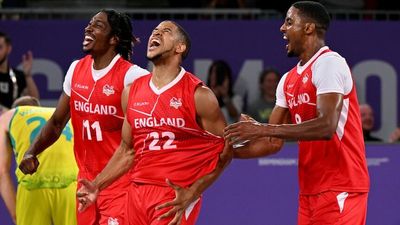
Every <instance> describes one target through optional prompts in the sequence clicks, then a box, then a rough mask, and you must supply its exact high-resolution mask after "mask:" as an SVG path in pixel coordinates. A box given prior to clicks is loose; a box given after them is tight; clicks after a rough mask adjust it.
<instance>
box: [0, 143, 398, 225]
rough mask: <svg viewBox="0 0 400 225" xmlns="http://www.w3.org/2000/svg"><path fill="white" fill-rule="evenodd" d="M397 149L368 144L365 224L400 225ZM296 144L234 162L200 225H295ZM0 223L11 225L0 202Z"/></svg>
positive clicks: (208, 199)
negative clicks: (366, 213)
mask: <svg viewBox="0 0 400 225" xmlns="http://www.w3.org/2000/svg"><path fill="white" fill-rule="evenodd" d="M399 150H400V145H399V144H397V145H386V144H376V145H375V144H369V145H367V157H368V164H369V167H368V169H369V173H370V177H371V191H370V194H369V200H368V202H369V203H368V217H367V225H378V224H382V225H398V224H400V214H399V206H398V203H399V202H400V194H399V190H400V175H399V173H398V170H399V165H400V151H399ZM296 159H297V145H296V144H294V143H291V144H286V146H285V147H284V149H283V150H282V151H281V152H279V153H278V154H276V155H274V156H272V157H268V158H260V159H253V160H234V161H233V162H232V164H231V165H230V166H229V167H228V168H227V170H226V171H225V173H224V174H223V175H222V176H221V178H220V179H219V180H218V181H217V182H216V183H215V184H214V185H213V186H212V187H210V189H208V190H207V191H206V193H205V194H204V202H203V207H202V211H201V213H200V218H199V221H198V223H197V224H198V225H217V224H229V225H243V224H249V225H265V224H274V225H288V224H296V212H297V194H298V185H297V165H296V162H297V161H296ZM0 224H2V225H11V222H10V220H9V216H8V214H7V212H6V209H5V208H4V205H3V202H2V201H0Z"/></svg>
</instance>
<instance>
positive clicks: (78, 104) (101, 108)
mask: <svg viewBox="0 0 400 225" xmlns="http://www.w3.org/2000/svg"><path fill="white" fill-rule="evenodd" d="M74 107H75V110H76V111H82V112H87V113H93V114H100V115H116V114H117V107H115V106H113V105H102V104H93V103H90V102H82V101H76V100H75V101H74Z"/></svg>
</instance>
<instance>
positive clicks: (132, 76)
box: [124, 65, 150, 87]
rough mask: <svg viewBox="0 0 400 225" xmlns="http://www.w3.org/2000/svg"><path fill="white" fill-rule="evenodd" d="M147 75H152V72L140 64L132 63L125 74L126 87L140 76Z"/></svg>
mask: <svg viewBox="0 0 400 225" xmlns="http://www.w3.org/2000/svg"><path fill="white" fill-rule="evenodd" d="M146 75H150V72H149V71H148V70H146V69H143V68H142V67H140V66H138V65H131V66H130V67H129V69H128V71H127V72H126V74H125V79H124V86H125V87H126V86H127V85H128V84H131V83H133V82H134V81H135V80H138V79H139V78H141V77H144V76H146Z"/></svg>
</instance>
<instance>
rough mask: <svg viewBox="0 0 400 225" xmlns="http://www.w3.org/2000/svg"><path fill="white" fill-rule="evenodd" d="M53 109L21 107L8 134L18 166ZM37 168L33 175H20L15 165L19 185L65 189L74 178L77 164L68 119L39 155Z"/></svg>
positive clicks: (33, 187)
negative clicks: (60, 132)
mask: <svg viewBox="0 0 400 225" xmlns="http://www.w3.org/2000/svg"><path fill="white" fill-rule="evenodd" d="M54 110H55V108H47V107H36V106H20V107H17V108H16V109H15V113H14V115H13V117H12V119H11V121H10V124H9V136H10V139H11V145H12V147H13V150H14V154H15V159H16V162H17V165H19V163H20V162H21V160H22V158H23V157H24V154H25V152H26V151H27V150H28V148H29V146H30V145H31V144H32V142H33V141H34V140H35V137H36V136H37V135H38V134H39V132H40V129H41V128H42V127H43V126H44V125H45V124H46V122H47V120H48V119H49V118H50V117H51V115H52V114H53V112H54ZM38 160H39V163H40V164H39V168H38V170H37V171H36V173H34V174H33V175H25V174H23V173H22V172H21V171H20V170H19V169H18V167H17V169H16V171H15V174H16V176H17V180H18V183H19V185H23V186H24V187H26V188H27V189H28V190H31V189H38V188H64V187H67V186H68V185H69V184H70V183H72V182H74V181H76V179H77V173H78V167H77V165H76V161H75V157H74V151H73V131H72V126H71V123H70V122H68V123H67V125H66V126H65V128H64V130H63V131H62V134H61V136H60V138H59V139H58V140H57V141H56V142H55V143H54V144H53V145H51V146H50V147H48V148H47V149H46V150H45V151H43V152H42V153H40V154H39V155H38Z"/></svg>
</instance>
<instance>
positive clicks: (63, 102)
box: [50, 92, 70, 127]
mask: <svg viewBox="0 0 400 225" xmlns="http://www.w3.org/2000/svg"><path fill="white" fill-rule="evenodd" d="M69 100H70V97H69V96H68V95H66V94H65V93H64V92H63V93H62V94H61V96H60V99H59V100H58V103H57V107H56V110H55V111H54V113H53V115H52V117H51V119H50V120H52V121H53V124H55V125H57V126H61V127H64V126H65V125H66V124H67V122H68V120H69V118H70V106H69Z"/></svg>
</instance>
